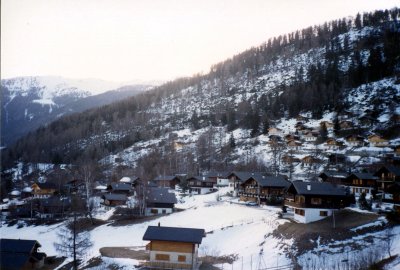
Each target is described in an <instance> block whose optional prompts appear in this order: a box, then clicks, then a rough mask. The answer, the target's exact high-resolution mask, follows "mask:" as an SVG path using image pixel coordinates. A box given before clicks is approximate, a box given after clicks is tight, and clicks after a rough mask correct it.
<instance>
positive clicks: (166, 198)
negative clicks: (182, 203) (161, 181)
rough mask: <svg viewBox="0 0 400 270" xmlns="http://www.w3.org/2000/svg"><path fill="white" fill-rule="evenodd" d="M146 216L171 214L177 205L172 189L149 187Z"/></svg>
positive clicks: (146, 197)
mask: <svg viewBox="0 0 400 270" xmlns="http://www.w3.org/2000/svg"><path fill="white" fill-rule="evenodd" d="M145 202H146V213H145V214H146V215H147V216H152V215H159V214H170V213H172V212H173V210H174V207H175V204H176V203H177V200H176V196H175V193H174V191H173V190H171V189H170V188H159V187H149V188H147V190H145Z"/></svg>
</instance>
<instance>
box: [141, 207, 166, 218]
mask: <svg viewBox="0 0 400 270" xmlns="http://www.w3.org/2000/svg"><path fill="white" fill-rule="evenodd" d="M154 209H156V210H157V213H152V210H154ZM163 210H165V212H164V213H163ZM171 213H172V208H156V207H152V208H146V216H153V215H161V214H171Z"/></svg>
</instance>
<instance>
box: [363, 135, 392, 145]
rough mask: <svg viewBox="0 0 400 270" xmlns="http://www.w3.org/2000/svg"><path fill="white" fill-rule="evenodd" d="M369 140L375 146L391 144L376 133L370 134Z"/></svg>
mask: <svg viewBox="0 0 400 270" xmlns="http://www.w3.org/2000/svg"><path fill="white" fill-rule="evenodd" d="M368 141H369V143H370V144H371V146H375V147H386V146H388V145H389V142H388V140H386V139H384V138H382V137H381V136H379V135H376V134H374V135H371V136H368Z"/></svg>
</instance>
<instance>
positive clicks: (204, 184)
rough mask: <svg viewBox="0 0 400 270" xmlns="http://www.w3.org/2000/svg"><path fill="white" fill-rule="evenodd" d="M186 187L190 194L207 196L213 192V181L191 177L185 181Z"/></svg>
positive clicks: (203, 177)
mask: <svg viewBox="0 0 400 270" xmlns="http://www.w3.org/2000/svg"><path fill="white" fill-rule="evenodd" d="M187 185H188V187H189V191H190V193H192V194H196V195H201V194H207V193H210V192H213V191H214V188H213V187H214V185H215V180H214V179H211V178H209V177H206V176H193V177H191V178H189V179H187Z"/></svg>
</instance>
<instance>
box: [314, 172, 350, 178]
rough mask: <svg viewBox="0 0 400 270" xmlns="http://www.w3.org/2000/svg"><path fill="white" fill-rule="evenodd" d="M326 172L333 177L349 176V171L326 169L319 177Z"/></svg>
mask: <svg viewBox="0 0 400 270" xmlns="http://www.w3.org/2000/svg"><path fill="white" fill-rule="evenodd" d="M323 174H325V175H326V176H328V177H331V178H346V177H348V176H349V174H348V173H346V172H338V171H324V172H322V173H320V175H319V177H321V175H323Z"/></svg>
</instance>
